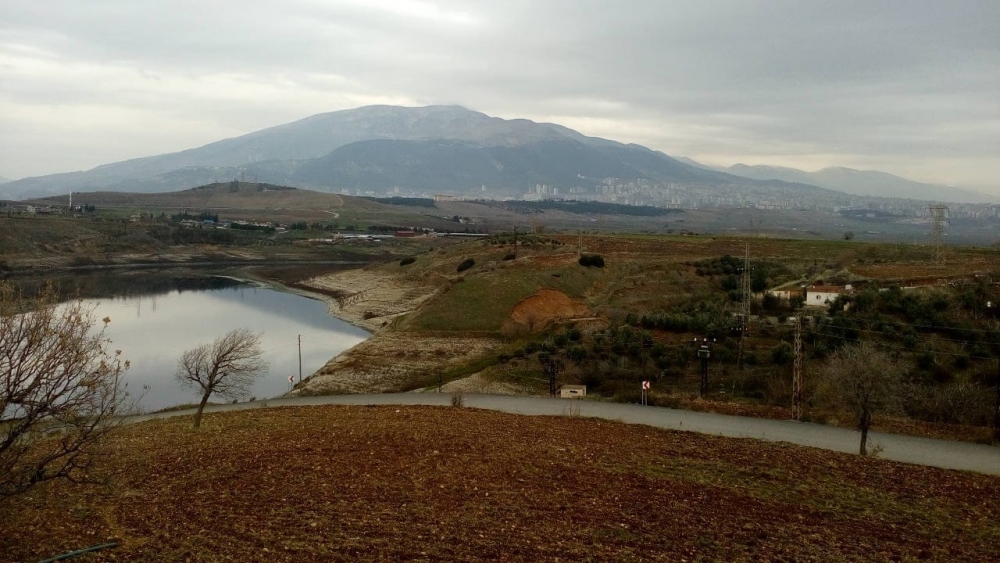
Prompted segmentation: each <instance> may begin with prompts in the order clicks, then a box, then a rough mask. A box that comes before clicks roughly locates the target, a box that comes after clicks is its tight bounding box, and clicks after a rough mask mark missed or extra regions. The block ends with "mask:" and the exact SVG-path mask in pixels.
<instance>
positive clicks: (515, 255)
mask: <svg viewBox="0 0 1000 563" xmlns="http://www.w3.org/2000/svg"><path fill="white" fill-rule="evenodd" d="M514 260H517V225H514Z"/></svg>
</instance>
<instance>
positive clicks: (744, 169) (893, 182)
mask: <svg viewBox="0 0 1000 563" xmlns="http://www.w3.org/2000/svg"><path fill="white" fill-rule="evenodd" d="M719 170H721V171H725V172H728V173H730V174H735V175H737V176H742V177H744V178H752V179H755V180H782V181H785V182H797V183H803V184H812V185H814V186H820V187H823V188H827V189H830V190H836V191H840V192H844V193H848V194H854V195H862V196H875V197H901V198H909V199H921V200H928V201H947V202H955V203H996V202H997V201H998V198H995V197H991V196H988V195H986V194H981V193H979V192H974V191H972V190H963V189H960V188H952V187H947V186H939V185H934V184H924V183H921V182H915V181H913V180H907V179H906V178H900V177H899V176H894V175H892V174H887V173H885V172H879V171H876V170H855V169H853V168H843V167H831V168H824V169H822V170H817V171H815V172H805V171H803V170H798V169H796V168H784V167H781V166H763V165H757V166H748V165H746V164H735V165H733V166H730V167H729V168H720V169H719Z"/></svg>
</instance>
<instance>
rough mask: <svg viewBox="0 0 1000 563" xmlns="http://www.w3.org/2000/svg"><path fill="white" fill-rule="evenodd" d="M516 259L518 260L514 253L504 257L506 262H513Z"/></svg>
mask: <svg viewBox="0 0 1000 563" xmlns="http://www.w3.org/2000/svg"><path fill="white" fill-rule="evenodd" d="M514 258H517V256H514V253H513V252H509V253H507V254H506V255H505V256H504V257H503V259H504V260H513V259H514Z"/></svg>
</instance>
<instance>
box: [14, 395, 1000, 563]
mask: <svg viewBox="0 0 1000 563" xmlns="http://www.w3.org/2000/svg"><path fill="white" fill-rule="evenodd" d="M105 453H106V456H105V457H104V458H102V460H101V462H100V469H101V470H102V471H101V473H102V474H104V475H105V476H108V477H109V481H108V484H107V485H86V486H85V485H72V484H68V483H57V484H51V485H48V486H43V487H39V488H37V489H35V490H33V491H31V492H29V493H28V494H27V495H25V496H23V497H19V498H16V499H12V500H8V501H5V502H6V504H4V505H0V510H2V515H0V561H4V562H7V561H36V560H39V559H42V558H44V557H48V556H52V555H56V554H59V553H62V552H65V551H69V550H72V549H77V548H81V547H86V546H90V545H94V544H99V543H103V542H106V541H116V542H119V546H118V547H117V548H114V549H109V550H105V551H102V552H100V553H98V554H96V555H91V556H88V559H86V560H87V561H296V562H301V561H730V562H735V561H859V562H860V561H864V562H869V561H947V562H961V561H968V562H977V563H979V562H984V561H991V560H992V561H995V560H996V553H997V552H996V546H997V545H998V542H1000V479H997V478H994V477H987V476H983V475H978V474H970V473H960V472H954V471H946V470H938V469H930V468H925V467H918V466H909V465H903V464H899V463H892V462H887V461H880V460H877V459H874V460H864V459H860V458H858V457H856V456H851V455H844V454H837V453H830V452H824V451H820V450H815V449H809V448H801V447H794V446H788V445H782V444H772V443H763V442H756V441H752V440H732V439H723V438H716V437H711V436H703V435H695V434H687V433H676V432H669V431H662V430H657V429H652V428H649V427H644V426H630V425H624V424H620V423H615V422H608V421H600V420H593V419H581V418H577V417H572V416H567V417H523V416H517V415H509V414H501V413H495V412H487V411H479V410H473V409H462V408H452V407H442V408H431V407H307V408H281V409H269V410H256V411H243V412H238V413H229V414H209V415H208V416H207V418H206V421H205V425H204V427H203V428H202V429H201V430H200V431H195V430H192V429H191V428H190V420H188V419H187V418H177V419H169V420H163V421H154V422H145V423H139V424H134V425H130V426H127V427H124V428H122V429H120V431H119V433H118V434H117V435H116V436H115V437H114V439H113V440H111V441H110V442H108V443H107V444H106V448H105Z"/></svg>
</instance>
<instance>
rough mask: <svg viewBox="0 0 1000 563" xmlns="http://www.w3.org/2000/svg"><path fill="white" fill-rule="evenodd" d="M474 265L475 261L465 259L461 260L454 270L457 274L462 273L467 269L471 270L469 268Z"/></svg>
mask: <svg viewBox="0 0 1000 563" xmlns="http://www.w3.org/2000/svg"><path fill="white" fill-rule="evenodd" d="M475 265H476V261H475V260H473V259H472V258H466V259H465V260H462V263H461V264H459V265H458V268H456V269H457V270H458V271H459V272H464V271H466V270H468V269H469V268H471V267H473V266H475Z"/></svg>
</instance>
